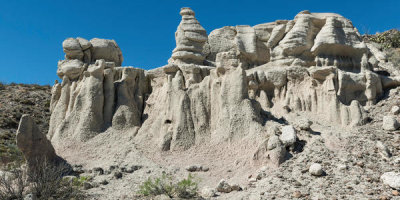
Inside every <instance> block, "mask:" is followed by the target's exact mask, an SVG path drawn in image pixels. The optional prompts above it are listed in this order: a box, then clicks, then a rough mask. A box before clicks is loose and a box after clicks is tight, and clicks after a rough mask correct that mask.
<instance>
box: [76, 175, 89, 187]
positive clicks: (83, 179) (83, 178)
mask: <svg viewBox="0 0 400 200" xmlns="http://www.w3.org/2000/svg"><path fill="white" fill-rule="evenodd" d="M91 180H92V177H90V176H80V177H75V178H73V179H72V185H73V186H76V187H81V186H82V185H83V183H85V182H89V181H91Z"/></svg>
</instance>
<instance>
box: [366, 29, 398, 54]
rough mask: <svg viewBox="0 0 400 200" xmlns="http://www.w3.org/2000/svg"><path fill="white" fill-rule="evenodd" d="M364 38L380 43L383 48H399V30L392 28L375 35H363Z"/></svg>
mask: <svg viewBox="0 0 400 200" xmlns="http://www.w3.org/2000/svg"><path fill="white" fill-rule="evenodd" d="M364 40H367V41H370V42H376V43H378V44H381V45H382V48H383V49H389V48H400V31H399V30H397V29H392V30H389V31H385V32H383V33H377V34H375V35H365V36H364Z"/></svg>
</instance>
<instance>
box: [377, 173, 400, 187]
mask: <svg viewBox="0 0 400 200" xmlns="http://www.w3.org/2000/svg"><path fill="white" fill-rule="evenodd" d="M381 180H382V182H383V183H384V184H386V185H389V186H390V187H391V188H393V189H396V190H400V173H396V172H386V173H384V174H382V176H381Z"/></svg>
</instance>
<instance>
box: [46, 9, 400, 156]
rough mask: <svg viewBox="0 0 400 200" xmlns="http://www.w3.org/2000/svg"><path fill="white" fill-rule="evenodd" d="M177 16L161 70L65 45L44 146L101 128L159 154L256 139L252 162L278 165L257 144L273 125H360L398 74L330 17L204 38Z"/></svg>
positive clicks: (70, 42)
mask: <svg viewBox="0 0 400 200" xmlns="http://www.w3.org/2000/svg"><path fill="white" fill-rule="evenodd" d="M180 14H181V15H182V21H181V23H180V25H179V27H178V30H177V32H176V48H175V49H174V51H173V54H172V57H171V59H170V60H169V64H168V65H166V66H163V67H160V68H156V69H153V70H148V71H145V70H142V69H137V68H133V67H120V65H121V63H122V55H121V53H120V50H119V48H118V45H117V44H116V43H115V42H114V41H110V40H100V39H93V40H91V41H90V42H88V41H87V40H84V39H81V38H78V39H67V40H66V41H64V43H63V47H64V51H65V53H66V60H64V61H60V64H59V69H58V75H59V76H60V77H61V78H62V79H63V81H62V83H56V84H55V85H54V86H53V90H52V91H53V92H52V93H53V94H52V102H51V112H52V115H51V121H50V129H49V133H48V137H49V138H51V140H52V142H54V143H57V142H60V141H62V140H63V139H64V138H70V139H76V140H82V141H85V140H89V139H91V138H93V137H95V136H96V135H97V134H99V133H102V132H104V131H106V130H107V131H113V130H119V131H128V132H131V133H132V135H133V136H134V140H135V141H137V142H138V143H139V144H148V143H151V144H153V145H157V146H158V148H159V149H160V150H164V151H166V150H177V149H188V148H190V147H191V146H193V145H201V144H204V143H219V142H224V141H229V142H235V141H242V140H248V141H254V142H255V143H258V141H263V142H262V143H261V145H260V146H259V148H258V147H257V145H254V146H256V147H257V148H258V150H257V153H256V154H254V159H256V160H257V159H261V158H265V159H267V160H268V159H270V158H275V160H274V161H272V162H273V163H280V162H281V159H282V157H283V156H284V155H283V153H284V152H285V151H284V150H285V149H284V148H285V147H284V146H283V145H275V146H276V147H275V146H274V148H270V149H268V147H267V146H265V145H267V144H268V141H269V139H268V138H272V139H271V141H275V140H276V141H275V143H276V144H281V143H282V144H283V142H282V141H279V140H280V139H279V138H281V137H278V136H279V135H281V134H282V129H281V127H282V124H280V123H278V122H277V121H279V120H277V119H281V118H282V117H283V118H284V117H285V116H288V115H289V114H290V113H293V112H305V113H312V114H313V115H314V116H318V118H319V119H322V120H330V121H331V122H333V123H336V124H338V125H341V126H357V125H362V124H364V123H366V114H365V110H364V107H365V106H369V105H372V104H374V103H376V102H377V101H378V100H379V99H380V98H381V97H382V95H383V94H384V91H385V90H387V89H389V88H392V87H396V86H398V85H400V81H399V80H400V79H399V78H398V77H395V76H386V75H381V74H385V73H378V72H379V71H386V70H387V66H388V63H387V62H386V61H383V60H382V59H378V57H382V56H381V55H380V54H382V53H383V52H380V51H379V50H377V49H373V50H371V48H369V46H370V45H369V44H366V43H365V42H363V41H362V40H361V37H360V34H359V33H358V31H357V29H356V28H354V27H353V25H352V23H351V22H350V20H348V19H346V18H344V17H343V16H340V15H338V14H332V13H310V12H308V11H303V12H300V13H299V14H297V16H296V17H295V18H294V19H293V20H278V21H275V22H271V23H265V24H259V25H256V26H235V27H232V26H227V27H223V28H220V29H216V30H214V31H212V32H211V33H210V34H209V35H208V36H207V35H206V31H205V30H204V28H202V27H201V25H200V24H199V22H198V21H197V20H196V18H195V17H194V12H193V11H192V10H191V9H190V8H183V9H182V10H181V12H180ZM88 50H89V51H88ZM85 52H86V53H85ZM271 127H278V128H276V129H273V130H272V129H271ZM271 130H272V131H271ZM273 138H275V140H274V139H273ZM276 138H278V139H276ZM263 144H264V146H263ZM268 152H269V153H268Z"/></svg>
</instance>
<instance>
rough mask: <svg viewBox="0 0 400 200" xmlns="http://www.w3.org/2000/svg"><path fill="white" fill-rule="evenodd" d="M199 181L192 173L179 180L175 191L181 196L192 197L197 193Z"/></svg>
mask: <svg viewBox="0 0 400 200" xmlns="http://www.w3.org/2000/svg"><path fill="white" fill-rule="evenodd" d="M198 185H199V184H198V182H197V180H195V177H194V176H192V175H191V174H189V175H188V177H187V178H186V179H183V180H181V181H179V182H178V183H177V184H176V185H175V193H176V195H177V196H178V197H180V198H192V197H195V196H196V195H197V190H198Z"/></svg>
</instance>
